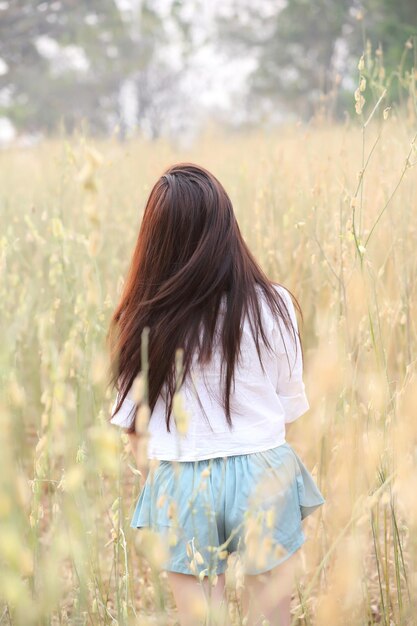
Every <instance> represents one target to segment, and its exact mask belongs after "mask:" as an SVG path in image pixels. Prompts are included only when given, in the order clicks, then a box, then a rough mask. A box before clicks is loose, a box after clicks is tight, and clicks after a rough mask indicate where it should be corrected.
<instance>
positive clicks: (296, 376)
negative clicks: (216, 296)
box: [111, 286, 310, 461]
mask: <svg viewBox="0 0 417 626" xmlns="http://www.w3.org/2000/svg"><path fill="white" fill-rule="evenodd" d="M274 287H275V289H278V290H279V291H280V293H281V294H282V295H283V296H284V299H285V301H286V304H287V307H288V310H289V312H290V315H291V318H292V322H293V324H294V326H295V329H296V330H298V324H297V318H296V315H295V310H294V305H293V303H292V300H291V297H290V294H289V293H288V291H287V290H286V289H285V288H283V287H281V286H274ZM259 293H260V295H261V305H262V319H263V321H264V328H265V332H266V333H268V337H269V338H270V341H271V342H272V345H273V346H274V354H272V355H271V354H270V353H269V352H268V351H267V348H266V346H265V345H264V343H263V342H262V337H261V336H259V342H260V348H261V356H262V361H263V364H264V368H265V374H264V373H263V372H262V368H261V364H260V362H259V357H258V354H257V351H256V346H255V342H254V339H253V337H252V333H251V329H250V326H249V320H248V318H247V316H246V317H245V319H244V322H243V333H242V340H241V351H242V356H241V359H242V362H241V363H239V364H237V365H236V368H235V389H233V384H232V388H231V394H230V402H231V405H230V406H231V417H232V423H233V430H232V431H230V430H229V428H228V425H227V422H226V416H225V412H224V410H223V408H222V406H221V398H222V392H223V382H222V384H221V385H220V364H221V353H220V351H219V350H217V349H214V350H213V357H212V360H211V362H210V364H206V365H204V366H200V365H199V364H198V363H197V361H196V359H194V360H193V365H192V369H191V375H192V380H194V385H195V390H193V385H192V382H190V379H189V378H188V377H187V379H186V381H185V382H184V385H183V387H182V390H181V394H182V398H183V403H184V407H185V409H186V410H187V412H188V414H189V416H190V418H189V423H188V429H187V433H186V435H182V436H181V435H180V434H179V433H178V432H177V429H176V424H175V419H174V417H173V416H171V418H170V428H171V432H170V433H168V432H167V429H166V424H165V416H164V412H165V404H164V401H163V399H162V397H161V395H160V396H159V397H158V400H157V402H156V405H155V408H154V410H153V412H152V414H151V417H150V421H149V425H148V430H149V439H148V458H155V459H161V460H177V461H195V460H200V459H208V458H212V457H221V456H231V455H235V454H248V453H251V452H258V451H263V450H268V449H270V448H274V447H275V446H278V445H281V444H282V443H285V424H286V423H288V422H293V421H294V420H296V419H297V418H298V417H300V416H301V415H303V414H304V413H305V412H306V411H307V410H308V409H309V408H310V407H309V403H308V400H307V397H306V393H305V386H304V382H303V378H302V376H303V362H302V356H301V347H300V343H299V339H298V337H297V347H298V350H297V355H296V354H295V348H294V342H293V339H292V336H291V335H290V334H289V333H288V331H287V330H286V328H285V326H284V323H283V322H282V320H279V322H278V318H277V316H275V315H272V314H271V311H270V309H269V306H268V304H267V303H266V301H265V300H264V297H263V294H262V293H261V292H260V291H259ZM224 304H225V300H223V302H222V305H223V306H224ZM222 310H223V309H222V308H221V312H222ZM221 312H220V314H219V319H220V316H221V314H222V313H221ZM279 327H281V331H282V335H283V337H284V341H285V345H286V347H287V351H288V359H289V363H290V366H291V370H292V375H291V377H290V368H289V364H288V360H287V356H286V353H285V347H284V343H283V338H282V336H281V334H280V331H279ZM218 328H219V327H218ZM225 371H226V368H225V367H224V372H223V376H225ZM203 376H204V379H203ZM195 392H197V393H198V396H199V398H200V401H201V404H202V405H203V407H204V409H205V412H206V414H207V416H208V419H209V421H210V424H211V426H212V429H210V426H209V425H208V424H207V420H206V418H205V417H204V413H203V411H202V410H201V407H200V404H199V401H198V398H197V397H196V393H195ZM213 396H214V397H213ZM216 397H217V398H220V402H219V401H218V400H217V401H216ZM115 406H116V402H115V403H114V405H113V410H114V408H115ZM134 407H135V404H134V402H133V400H132V396H131V390H129V392H128V395H127V397H126V398H125V401H124V403H123V404H122V406H121V408H120V409H119V411H118V412H117V413H116V415H114V417H113V418H112V419H111V422H112V423H113V424H117V425H119V426H121V427H128V425H129V422H130V419H129V417H130V415H131V414H132V413H131V412H132V411H133V409H134Z"/></svg>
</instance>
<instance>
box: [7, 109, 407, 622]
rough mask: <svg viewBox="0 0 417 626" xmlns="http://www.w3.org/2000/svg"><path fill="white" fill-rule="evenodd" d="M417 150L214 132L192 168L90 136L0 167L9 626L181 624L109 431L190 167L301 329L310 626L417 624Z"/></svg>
mask: <svg viewBox="0 0 417 626" xmlns="http://www.w3.org/2000/svg"><path fill="white" fill-rule="evenodd" d="M414 132H415V131H413V128H412V127H411V126H410V125H407V123H406V122H405V121H404V120H402V119H396V118H393V119H387V120H383V119H382V117H381V120H380V122H379V123H378V124H377V123H376V121H375V123H374V124H373V125H371V124H370V125H369V126H368V127H367V128H366V132H365V134H364V135H363V133H362V131H361V129H360V128H358V127H357V126H355V125H353V124H352V125H349V124H347V125H346V126H334V127H329V126H320V124H317V125H311V126H310V127H308V128H306V127H301V126H292V127H287V128H285V129H282V130H279V131H278V130H277V131H274V132H268V133H262V132H260V131H259V132H254V133H249V134H247V135H243V136H242V135H237V134H236V135H233V134H232V135H230V134H229V135H222V133H221V132H217V131H215V130H213V129H212V130H210V131H207V132H206V134H205V135H204V136H203V137H202V138H201V140H200V141H199V142H198V144H196V145H195V146H194V147H192V148H190V149H182V150H181V149H175V148H173V147H172V146H169V145H168V144H167V143H164V142H163V141H159V142H155V143H152V144H151V143H147V142H145V141H141V140H140V139H136V140H132V141H130V142H129V143H126V144H120V143H118V142H116V141H112V140H108V141H106V142H94V143H92V142H90V141H87V140H86V139H85V138H84V137H79V138H73V139H71V140H68V141H61V142H58V141H57V142H47V143H44V144H42V145H39V146H37V147H35V148H32V149H21V150H17V149H16V150H9V151H7V152H2V153H0V208H1V215H2V224H3V227H2V232H1V235H0V254H1V256H0V258H1V268H2V273H1V283H0V290H1V298H0V312H1V327H2V329H3V341H2V342H1V347H0V374H1V384H2V396H1V398H2V399H1V405H0V407H1V417H0V420H1V423H0V452H1V459H2V471H1V474H0V563H1V568H0V596H1V602H0V616H1V619H0V622H1V623H2V624H19V625H20V624H25V625H30V624H58V623H60V624H67V623H69V624H107V623H109V624H110V623H112V624H114V623H116V622H118V623H120V624H127V623H138V624H142V625H143V626H145V625H148V624H161V625H162V624H175V623H176V622H175V611H174V609H173V602H172V598H171V596H170V594H169V593H168V592H167V588H166V585H165V579H164V575H163V574H159V575H158V574H157V573H155V571H154V568H153V567H152V565H155V566H157V565H158V558H159V556H158V550H157V549H155V546H153V545H151V544H150V543H149V542H148V543H147V544H146V542H145V543H142V544H139V543H138V534H137V533H136V531H134V530H133V529H131V528H129V522H130V519H131V516H132V513H133V507H134V506H135V504H136V499H137V496H138V493H139V486H140V482H139V476H138V475H137V473H135V465H134V461H133V458H132V457H131V456H130V455H129V451H128V448H127V441H126V440H125V437H124V435H122V436H121V435H120V431H119V429H118V428H117V427H112V426H110V425H108V424H107V422H106V420H107V416H108V412H109V410H110V406H111V402H112V400H113V397H112V396H111V394H109V393H108V392H107V391H106V379H105V375H106V367H107V359H106V353H105V349H104V337H105V333H106V330H107V324H108V320H109V316H110V314H111V312H112V309H113V307H114V306H115V303H116V301H117V293H118V290H119V288H120V282H121V280H122V277H123V276H124V273H125V270H126V268H127V263H128V261H129V258H130V253H131V251H132V248H133V246H134V243H135V239H136V236H137V233H138V229H139V224H140V218H141V212H142V210H143V207H144V203H145V201H146V198H147V195H148V193H149V191H150V188H151V186H152V185H153V183H154V181H155V180H156V178H157V177H158V176H159V175H160V174H161V173H162V171H163V169H164V168H165V167H166V166H168V165H169V164H171V163H173V162H175V161H180V160H188V161H194V162H197V163H199V164H202V165H204V166H206V167H207V168H208V169H210V170H212V171H213V173H214V174H215V175H216V176H217V177H218V178H219V179H220V181H222V183H223V184H224V185H225V187H226V189H227V191H228V192H229V194H230V196H231V199H232V202H233V204H234V208H235V212H236V214H237V217H238V220H239V224H240V227H241V230H242V232H243V235H244V237H245V238H246V240H247V242H248V244H249V246H250V247H251V249H252V250H253V252H254V253H255V255H256V257H257V258H258V259H259V261H260V263H261V265H262V267H263V268H264V269H265V271H266V272H267V273H268V275H269V276H270V278H271V279H274V280H278V281H279V282H281V283H283V284H284V285H286V286H287V287H289V288H290V289H291V290H292V291H293V293H294V294H295V295H296V297H297V298H298V300H299V302H300V304H301V306H302V309H303V311H304V323H303V324H301V325H300V326H301V331H302V336H303V339H304V347H305V381H306V388H307V393H308V396H309V399H310V404H311V409H310V411H309V412H308V413H306V414H305V415H304V416H303V417H301V418H300V419H299V420H298V422H296V423H295V424H294V425H293V428H292V429H291V433H290V435H289V437H288V439H289V441H290V443H291V444H292V445H293V446H294V448H295V449H296V450H297V452H298V453H299V454H300V455H301V457H302V459H303V460H304V462H305V463H306V465H307V466H308V467H309V469H310V470H311V471H312V473H313V475H315V477H316V480H317V482H318V484H319V486H320V488H321V490H322V491H323V493H324V495H325V497H326V499H327V501H326V505H325V506H324V507H323V509H322V510H321V511H320V512H318V513H316V514H314V515H312V516H311V517H310V518H307V520H306V527H305V531H306V534H307V536H308V541H307V542H306V544H305V546H304V548H303V559H302V568H301V570H302V571H301V572H300V574H301V575H300V578H299V580H298V582H297V590H296V595H295V598H294V602H293V611H294V623H297V624H303V625H305V626H309V625H312V624H318V625H320V626H327V625H330V624H331V625H332V626H336V625H338V624H349V625H354V626H356V625H362V624H377V623H378V624H386V625H388V624H395V625H402V624H412V623H414V621H413V620H415V619H416V618H415V615H414V610H415V607H416V602H417V562H416V559H417V539H416V537H417V501H416V493H417V472H416V460H417V419H416V415H417V389H416V384H415V383H416V339H417V338H416V330H417V328H416V319H417V293H416V278H417V256H416V246H417V230H416V229H417V222H416V216H415V210H416V207H417V180H416V169H415V168H414V169H413V163H414V162H416V160H417V151H416V149H415V144H414V146H413V145H412V140H413V133H414ZM363 138H364V139H365V143H364V149H363ZM375 140H377V141H376V144H375V145H374V143H375ZM371 152H372V154H371V156H370V159H369V162H368V163H367V159H368V155H369V154H370V153H371ZM407 159H408V160H407ZM373 227H374V228H373ZM353 228H354V234H353V232H352V231H353ZM214 253H215V251H214ZM135 542H136V545H135ZM143 553H145V554H147V556H148V559H147V560H145V559H143V558H142V556H141V555H142V554H143ZM231 580H232V584H233V578H232V577H231ZM413 607H414V609H413ZM231 611H232V613H233V607H232V608H231ZM236 623H239V622H238V621H236Z"/></svg>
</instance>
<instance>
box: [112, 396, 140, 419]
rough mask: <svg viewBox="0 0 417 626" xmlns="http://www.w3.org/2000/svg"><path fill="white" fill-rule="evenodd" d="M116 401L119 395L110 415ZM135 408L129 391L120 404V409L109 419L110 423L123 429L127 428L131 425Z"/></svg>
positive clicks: (117, 397)
mask: <svg viewBox="0 0 417 626" xmlns="http://www.w3.org/2000/svg"><path fill="white" fill-rule="evenodd" d="M118 399H119V394H117V396H116V400H115V401H114V403H113V406H112V410H111V412H112V413H113V411H114V410H115V408H116V406H117V402H118ZM135 407H136V404H135V403H134V402H133V400H132V399H131V397H130V390H129V391H128V394H127V396H126V398H125V399H124V400H123V402H122V405H121V407H120V409H119V410H118V411H117V413H115V414H114V415H113V417H112V418H111V419H110V423H111V424H116V425H117V426H121V427H123V428H129V426H130V424H131V423H132V418H133V415H134V412H135Z"/></svg>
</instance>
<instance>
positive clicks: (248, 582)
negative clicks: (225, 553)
mask: <svg viewBox="0 0 417 626" xmlns="http://www.w3.org/2000/svg"><path fill="white" fill-rule="evenodd" d="M298 553H299V550H297V552H295V553H294V554H292V555H291V556H290V557H289V558H288V559H287V560H286V561H284V562H283V563H281V564H280V565H277V567H275V568H274V569H272V570H270V571H269V572H265V573H264V574H258V575H248V574H246V575H245V579H244V588H243V590H242V593H241V602H242V612H243V615H244V616H245V615H247V617H248V621H247V626H259V625H260V624H262V620H263V619H264V620H265V619H267V620H269V623H270V624H271V626H290V624H291V614H290V608H291V595H292V590H293V585H294V573H295V571H296V567H297V563H298Z"/></svg>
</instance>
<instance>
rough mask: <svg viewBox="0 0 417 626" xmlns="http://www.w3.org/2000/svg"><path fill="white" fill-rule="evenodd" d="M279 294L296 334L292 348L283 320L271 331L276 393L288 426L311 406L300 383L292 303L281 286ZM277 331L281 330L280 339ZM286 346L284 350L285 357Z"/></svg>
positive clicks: (291, 338) (300, 371)
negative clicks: (275, 370) (273, 346)
mask: <svg viewBox="0 0 417 626" xmlns="http://www.w3.org/2000/svg"><path fill="white" fill-rule="evenodd" d="M280 293H281V295H283V297H284V299H285V302H286V305H287V309H288V312H289V314H290V316H291V321H292V323H293V326H294V330H295V333H296V347H295V344H294V336H293V334H292V333H291V332H289V331H288V330H287V329H286V328H285V326H284V323H283V321H282V320H279V322H278V321H277V323H276V326H275V328H274V332H275V337H276V340H275V346H276V354H277V367H278V373H277V388H276V391H277V394H278V396H279V398H280V400H281V404H282V406H283V408H284V411H285V423H290V422H294V421H295V420H296V419H297V418H299V417H300V416H301V415H303V414H304V413H305V412H306V411H307V410H308V409H309V408H310V405H309V402H308V399H307V395H306V390H305V385H304V381H303V358H302V354H301V344H300V339H299V336H298V323H297V317H296V313H295V308H294V304H293V302H292V299H291V296H290V294H289V292H288V291H287V290H286V289H284V288H282V287H281V288H280ZM278 324H279V326H278ZM279 328H281V332H282V336H281V334H280V331H279ZM284 340H285V345H284ZM285 347H286V348H287V352H288V357H287V354H286V352H285Z"/></svg>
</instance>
